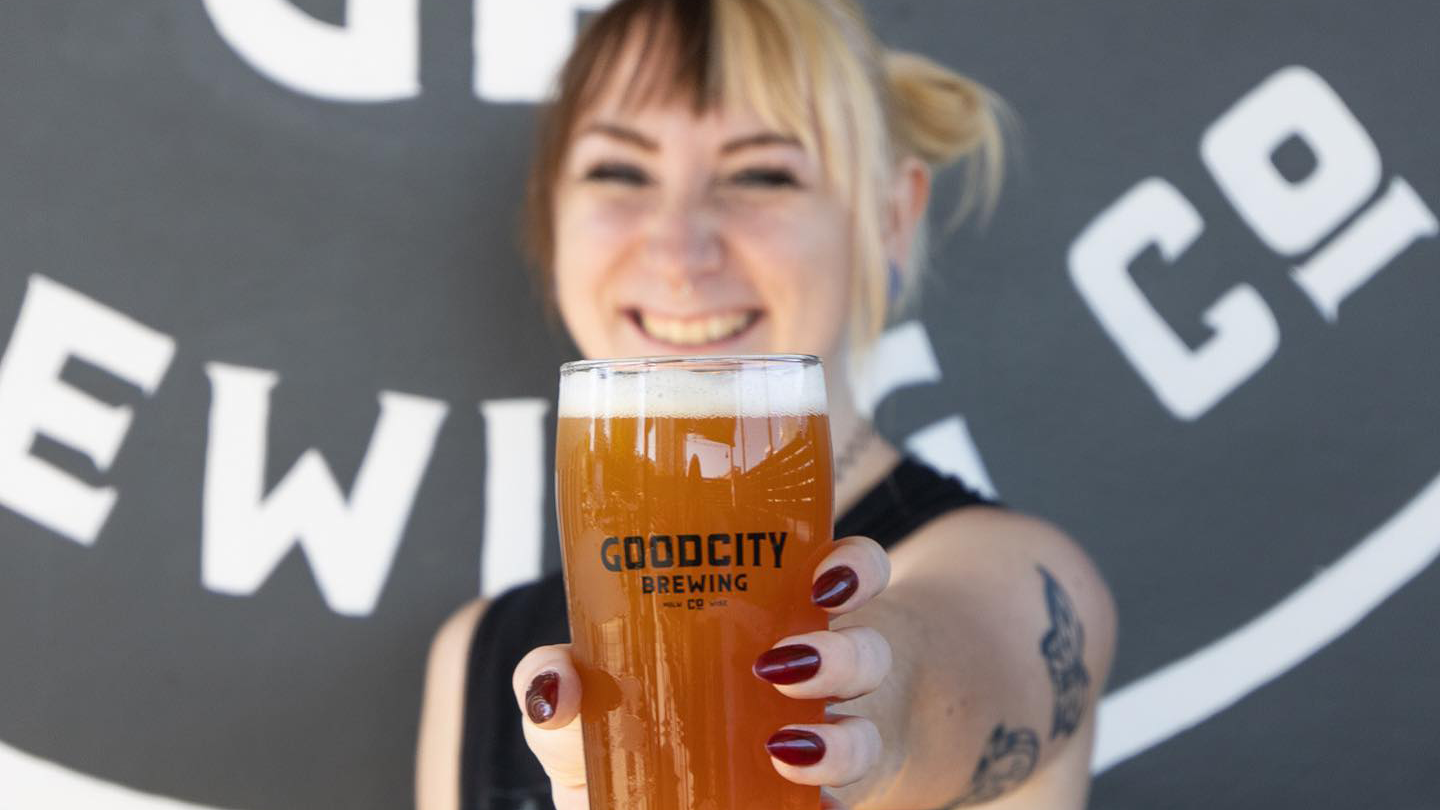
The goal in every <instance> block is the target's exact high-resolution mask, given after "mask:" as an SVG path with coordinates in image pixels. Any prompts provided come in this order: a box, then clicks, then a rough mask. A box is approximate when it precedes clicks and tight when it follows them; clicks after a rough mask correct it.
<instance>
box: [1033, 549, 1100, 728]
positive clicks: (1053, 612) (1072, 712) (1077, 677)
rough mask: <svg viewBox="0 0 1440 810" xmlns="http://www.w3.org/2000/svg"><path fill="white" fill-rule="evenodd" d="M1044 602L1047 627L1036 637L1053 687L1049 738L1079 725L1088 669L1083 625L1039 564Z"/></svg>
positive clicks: (1054, 582)
mask: <svg viewBox="0 0 1440 810" xmlns="http://www.w3.org/2000/svg"><path fill="white" fill-rule="evenodd" d="M1036 567H1037V568H1039V569H1040V575H1041V576H1042V577H1044V578H1045V604H1046V607H1047V608H1049V611H1050V629H1049V630H1048V631H1046V633H1045V637H1044V638H1042V639H1040V654H1041V655H1043V656H1044V657H1045V665H1046V666H1047V667H1049V669H1050V682H1051V684H1053V685H1054V687H1055V719H1054V723H1053V725H1052V726H1051V728H1050V739H1052V740H1053V739H1055V738H1056V737H1060V736H1062V735H1063V736H1069V735H1071V734H1074V733H1075V729H1076V728H1078V727H1079V725H1080V718H1081V716H1083V715H1084V714H1085V695H1086V693H1087V692H1088V691H1089V688H1090V673H1089V672H1087V671H1086V670H1085V628H1084V627H1082V626H1081V625H1080V617H1078V616H1076V615H1075V608H1074V607H1073V606H1072V605H1071V604H1070V597H1069V596H1068V595H1067V594H1066V593H1065V589H1064V588H1062V587H1060V583H1059V582H1056V581H1055V577H1053V576H1051V575H1050V572H1049V571H1046V570H1045V568H1044V567H1043V566H1036Z"/></svg>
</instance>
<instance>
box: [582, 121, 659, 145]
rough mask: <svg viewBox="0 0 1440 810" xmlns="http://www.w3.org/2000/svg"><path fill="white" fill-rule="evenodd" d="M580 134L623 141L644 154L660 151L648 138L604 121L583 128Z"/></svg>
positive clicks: (627, 128)
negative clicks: (603, 136)
mask: <svg viewBox="0 0 1440 810" xmlns="http://www.w3.org/2000/svg"><path fill="white" fill-rule="evenodd" d="M580 134H581V135H605V136H608V137H611V138H614V139H615V140H618V141H624V142H625V143H628V144H630V145H631V146H637V147H639V148H641V149H644V150H645V151H646V152H658V151H659V150H660V144H658V143H656V142H655V141H653V140H651V139H650V138H647V137H645V136H644V135H641V134H640V133H639V132H636V131H635V130H633V129H631V128H629V127H625V126H621V125H619V124H611V123H607V122H604V121H597V122H595V123H593V124H590V125H589V126H587V127H585V129H584V130H582V131H581V133H580Z"/></svg>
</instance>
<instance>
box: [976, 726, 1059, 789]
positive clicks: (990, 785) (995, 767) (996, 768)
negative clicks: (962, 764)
mask: <svg viewBox="0 0 1440 810" xmlns="http://www.w3.org/2000/svg"><path fill="white" fill-rule="evenodd" d="M1039 759H1040V739H1039V737H1037V736H1036V734H1035V732H1034V731H1032V730H1030V729H1028V728H1016V729H1007V728H1005V724H1004V723H1001V724H1000V725H997V726H996V727H995V730H994V731H992V732H990V739H989V740H988V741H986V743H985V749H984V750H983V751H981V752H980V763H979V764H978V765H976V766H975V775H974V776H972V777H970V790H969V791H967V792H966V793H965V795H964V796H961V797H960V801H959V802H958V804H959V805H970V804H983V803H985V802H988V801H990V800H991V799H995V798H998V797H999V796H1001V795H1002V794H1004V793H1005V792H1006V791H1008V790H1010V789H1011V788H1013V787H1016V786H1017V785H1019V784H1020V783H1021V782H1024V781H1025V780H1026V779H1027V778H1029V776H1030V773H1031V771H1034V770H1035V763H1036V762H1037V761H1039Z"/></svg>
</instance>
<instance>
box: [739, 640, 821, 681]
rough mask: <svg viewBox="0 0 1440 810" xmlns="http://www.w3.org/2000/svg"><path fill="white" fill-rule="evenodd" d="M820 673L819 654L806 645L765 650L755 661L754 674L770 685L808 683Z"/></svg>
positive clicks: (792, 645) (791, 645)
mask: <svg viewBox="0 0 1440 810" xmlns="http://www.w3.org/2000/svg"><path fill="white" fill-rule="evenodd" d="M819 671H820V652H819V651H818V650H816V649H815V648H814V647H811V646H810V645H808V644H790V645H787V646H784V647H776V648H775V649H773V650H766V651H765V652H763V653H761V654H760V657H759V658H757V659H755V674H756V675H757V676H759V677H761V678H764V679H765V680H767V681H769V682H770V683H779V684H792V683H800V682H801V681H808V680H810V679H811V678H813V677H815V673H816V672H819Z"/></svg>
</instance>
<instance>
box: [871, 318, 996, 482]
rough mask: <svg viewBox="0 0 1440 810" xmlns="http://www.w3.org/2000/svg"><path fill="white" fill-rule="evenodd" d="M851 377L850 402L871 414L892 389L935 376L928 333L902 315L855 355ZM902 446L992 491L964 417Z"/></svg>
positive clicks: (947, 421)
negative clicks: (856, 361)
mask: <svg viewBox="0 0 1440 810" xmlns="http://www.w3.org/2000/svg"><path fill="white" fill-rule="evenodd" d="M858 365H859V368H858V370H857V371H856V372H855V373H854V374H853V375H852V376H853V377H854V381H853V384H852V386H851V387H852V390H853V392H854V401H855V407H856V409H858V410H859V411H860V412H861V413H862V414H865V416H867V417H870V418H873V417H874V415H875V409H876V408H877V407H879V405H880V403H881V402H882V401H883V400H884V399H885V397H887V396H889V395H890V394H892V393H893V392H895V391H899V390H900V389H902V388H908V387H910V386H912V385H925V384H927V383H935V382H939V381H940V376H941V372H940V361H939V360H937V359H936V358H935V347H934V346H933V345H931V343H930V335H929V333H928V332H926V331H925V326H924V324H922V323H920V322H919V321H906V322H905V323H902V324H897V325H896V326H894V327H892V328H890V329H888V330H886V332H885V333H884V334H883V335H881V336H880V337H879V338H878V339H876V341H875V342H874V343H873V344H872V345H871V346H870V348H869V350H868V351H866V353H865V354H864V356H863V357H862V358H861V359H860V361H859V364H858ZM905 446H906V447H907V448H909V449H910V451H911V452H913V453H915V454H916V455H917V456H919V457H920V458H921V459H922V460H923V461H924V462H925V463H926V464H929V465H930V466H931V467H934V468H935V469H937V470H939V471H940V472H943V473H949V474H950V475H956V476H959V477H960V478H961V479H962V480H963V481H964V482H965V483H966V484H969V485H970V486H972V487H974V488H975V489H977V490H979V491H980V492H981V493H982V494H984V495H988V496H990V497H992V498H993V497H995V494H996V493H995V485H994V484H993V483H991V482H990V473H989V471H987V470H986V469H985V462H984V461H983V460H982V459H981V458H980V451H979V450H978V449H977V448H976V447H975V442H974V440H973V439H971V437H970V431H969V429H968V428H967V427H966V424H965V419H964V418H963V417H960V416H952V417H949V418H947V419H943V420H941V421H939V422H936V423H935V424H932V425H929V426H928V427H924V428H921V429H920V430H918V431H916V432H915V433H913V434H911V435H910V437H909V438H908V439H906V441H905Z"/></svg>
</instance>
